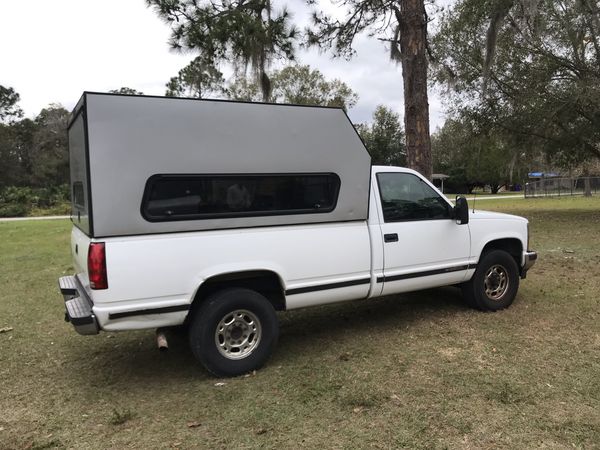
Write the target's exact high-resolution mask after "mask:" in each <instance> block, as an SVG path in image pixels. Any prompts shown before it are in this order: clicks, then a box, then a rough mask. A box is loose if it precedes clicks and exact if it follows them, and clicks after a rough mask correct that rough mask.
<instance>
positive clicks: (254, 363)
mask: <svg viewBox="0 0 600 450" xmlns="http://www.w3.org/2000/svg"><path fill="white" fill-rule="evenodd" d="M278 336H279V325H278V322H277V315H276V314H275V310H274V309H273V306H272V305H271V303H270V302H269V301H268V300H267V299H266V298H265V297H264V296H262V295H261V294H259V293H258V292H256V291H252V290H250V289H243V288H230V289H224V290H222V291H219V292H216V293H214V294H212V295H211V296H210V297H209V298H208V299H206V301H205V302H204V303H203V304H202V306H201V307H200V308H199V309H198V310H197V311H196V313H195V314H194V317H193V318H192V321H191V325H190V329H189V340H190V347H191V349H192V352H193V353H194V356H195V357H196V358H197V359H198V360H199V361H200V362H201V363H202V365H204V367H206V369H207V370H208V371H209V372H211V373H212V374H213V375H216V376H220V377H229V376H237V375H242V374H244V373H247V372H250V371H252V370H256V369H258V368H260V367H261V366H262V365H263V364H264V363H265V362H266V361H267V359H268V358H269V356H270V355H271V353H272V351H273V349H274V348H275V345H276V344H277V338H278Z"/></svg>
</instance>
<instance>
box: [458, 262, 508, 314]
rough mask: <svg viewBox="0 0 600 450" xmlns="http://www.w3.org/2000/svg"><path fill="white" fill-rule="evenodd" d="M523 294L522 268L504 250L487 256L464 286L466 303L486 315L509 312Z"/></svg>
mask: <svg viewBox="0 0 600 450" xmlns="http://www.w3.org/2000/svg"><path fill="white" fill-rule="evenodd" d="M518 290H519V268H518V266H517V263H516V262H515V260H514V258H513V257H512V256H511V255H510V254H509V253H507V252H505V251H503V250H492V251H490V252H487V253H484V254H483V255H482V257H481V259H480V261H479V263H478V264H477V270H475V274H474V275H473V278H471V280H469V281H467V282H466V283H464V284H463V286H462V291H463V296H464V298H465V301H466V302H467V303H468V304H469V305H470V306H472V307H474V308H477V309H480V310H482V311H498V310H500V309H504V308H508V307H509V306H510V305H511V304H512V302H513V301H514V299H515V297H516V295H517V291H518Z"/></svg>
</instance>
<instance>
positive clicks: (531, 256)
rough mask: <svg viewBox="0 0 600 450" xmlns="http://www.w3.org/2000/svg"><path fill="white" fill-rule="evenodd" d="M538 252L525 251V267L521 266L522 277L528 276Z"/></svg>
mask: <svg viewBox="0 0 600 450" xmlns="http://www.w3.org/2000/svg"><path fill="white" fill-rule="evenodd" d="M537 257H538V255H537V252H530V251H527V252H523V260H524V262H523V267H522V268H521V278H525V277H526V276H527V271H528V270H529V269H531V267H532V266H533V265H534V264H535V262H536V261H537Z"/></svg>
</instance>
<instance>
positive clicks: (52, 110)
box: [28, 104, 70, 187]
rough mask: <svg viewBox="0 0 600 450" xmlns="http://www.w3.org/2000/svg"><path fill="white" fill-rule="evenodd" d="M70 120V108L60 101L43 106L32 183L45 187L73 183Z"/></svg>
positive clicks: (37, 126)
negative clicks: (64, 106)
mask: <svg viewBox="0 0 600 450" xmlns="http://www.w3.org/2000/svg"><path fill="white" fill-rule="evenodd" d="M68 122H69V111H67V110H66V109H65V108H63V106H62V105H58V104H51V105H50V106H48V107H46V108H44V109H42V111H41V112H40V113H39V114H38V116H37V117H36V118H35V120H34V124H35V130H34V131H33V139H32V149H31V153H32V164H31V165H32V171H31V174H30V179H29V183H28V184H29V185H31V186H40V187H42V186H59V185H61V184H67V183H69V176H70V173H69V147H68V135H67V124H68Z"/></svg>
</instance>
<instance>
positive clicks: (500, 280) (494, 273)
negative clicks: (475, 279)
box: [483, 264, 509, 301]
mask: <svg viewBox="0 0 600 450" xmlns="http://www.w3.org/2000/svg"><path fill="white" fill-rule="evenodd" d="M483 283H484V288H485V295H487V297H488V298H489V299H490V300H494V301H499V300H501V299H502V297H504V294H506V291H508V284H509V280H508V271H507V270H506V268H505V267H504V266H501V265H500V264H495V265H493V266H492V267H490V268H489V269H488V270H487V272H486V273H485V278H484V280H483Z"/></svg>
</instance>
